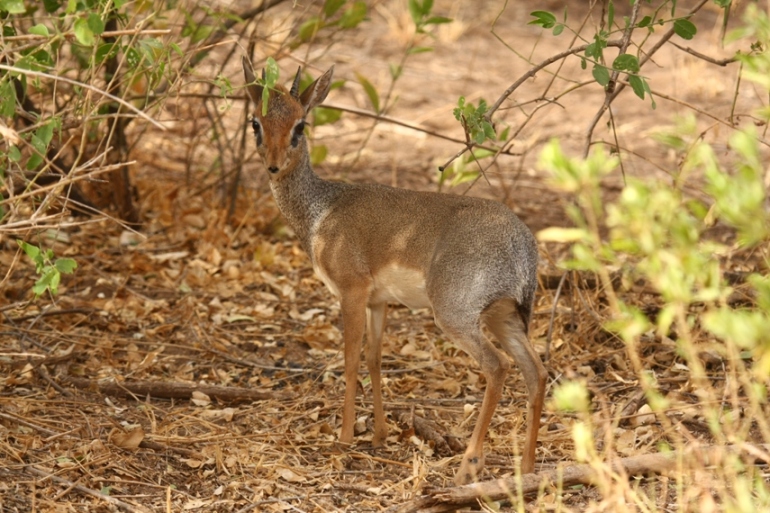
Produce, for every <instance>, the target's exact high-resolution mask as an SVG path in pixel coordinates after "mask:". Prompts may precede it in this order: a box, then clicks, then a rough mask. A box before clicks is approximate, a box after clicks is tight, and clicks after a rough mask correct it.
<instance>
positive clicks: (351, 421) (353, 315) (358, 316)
mask: <svg viewBox="0 0 770 513" xmlns="http://www.w3.org/2000/svg"><path fill="white" fill-rule="evenodd" d="M366 296H367V295H366V294H365V293H353V294H348V295H346V296H344V297H343V298H342V299H341V301H340V306H341V310H342V340H343V342H344V345H345V404H344V407H343V409H342V430H341V432H340V442H341V443H343V444H352V443H353V426H354V425H355V423H356V390H357V388H358V366H359V364H360V363H361V340H362V339H363V338H364V328H365V326H366V307H365V305H366V299H367V297H366Z"/></svg>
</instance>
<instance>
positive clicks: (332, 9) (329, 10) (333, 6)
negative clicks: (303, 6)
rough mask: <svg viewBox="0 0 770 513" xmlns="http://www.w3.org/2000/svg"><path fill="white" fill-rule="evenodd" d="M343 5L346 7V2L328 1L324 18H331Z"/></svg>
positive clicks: (325, 3)
mask: <svg viewBox="0 0 770 513" xmlns="http://www.w3.org/2000/svg"><path fill="white" fill-rule="evenodd" d="M343 5H345V0H326V1H325V2H324V16H326V17H327V18H331V17H332V16H334V14H335V13H336V12H337V11H339V10H340V7H342V6H343Z"/></svg>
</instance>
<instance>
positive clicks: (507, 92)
mask: <svg viewBox="0 0 770 513" xmlns="http://www.w3.org/2000/svg"><path fill="white" fill-rule="evenodd" d="M705 1H707V0H705ZM591 44H593V43H591ZM622 44H623V41H621V40H619V39H615V40H612V41H607V47H618V48H619V47H620V46H621V45H622ZM589 46H590V45H588V44H585V45H580V46H576V47H574V48H570V49H569V50H564V51H563V52H561V53H557V54H556V55H553V56H551V57H549V58H548V59H546V60H544V61H543V62H541V63H540V64H538V65H537V66H535V67H534V68H532V69H530V70H529V71H527V72H526V73H524V74H523V75H522V76H521V77H519V79H518V80H516V82H514V83H513V84H511V85H510V87H508V89H506V90H505V91H504V92H503V94H502V95H500V98H498V99H497V101H496V102H495V103H493V104H492V106H491V107H490V108H489V110H488V111H487V113H486V115H485V117H486V119H487V121H491V119H492V114H494V113H495V111H496V110H497V109H499V108H500V105H502V104H503V102H504V101H505V100H506V99H507V98H508V97H509V96H510V95H511V94H513V92H514V91H515V90H516V89H518V88H519V86H521V84H523V83H524V82H525V81H527V80H528V79H530V78H532V77H534V76H535V75H536V74H537V72H538V71H540V70H541V69H543V68H545V67H546V66H548V65H550V64H553V63H554V62H556V61H558V60H560V59H564V58H566V57H569V56H570V55H575V54H578V53H580V52H585V51H586V48H588V47H589Z"/></svg>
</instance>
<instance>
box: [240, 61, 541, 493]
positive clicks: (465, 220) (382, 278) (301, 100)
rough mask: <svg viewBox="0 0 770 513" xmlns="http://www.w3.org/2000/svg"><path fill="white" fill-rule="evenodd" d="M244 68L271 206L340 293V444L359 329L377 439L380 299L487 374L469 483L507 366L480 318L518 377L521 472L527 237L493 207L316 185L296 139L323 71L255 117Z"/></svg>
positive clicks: (531, 273)
mask: <svg viewBox="0 0 770 513" xmlns="http://www.w3.org/2000/svg"><path fill="white" fill-rule="evenodd" d="M243 69H244V74H245V77H246V82H247V83H248V84H249V85H248V89H247V90H248V92H249V95H250V97H251V99H252V100H253V102H254V104H255V109H254V116H253V119H254V128H255V137H256V138H257V143H258V144H257V150H258V152H259V154H260V156H261V157H262V159H263V161H264V163H265V166H266V168H267V169H268V171H269V173H270V187H271V189H272V191H273V194H274V196H275V199H276V202H277V204H278V207H279V208H280V209H281V212H282V213H283V215H284V216H285V217H286V219H287V221H288V222H289V224H290V225H291V226H292V228H293V229H294V231H295V232H296V234H297V236H298V237H299V239H300V241H301V243H302V245H303V247H304V248H305V250H306V251H307V252H308V255H309V256H310V259H311V261H312V262H313V267H314V269H315V270H316V272H317V273H318V275H319V276H320V277H321V279H322V280H323V281H324V283H325V284H326V285H327V287H328V288H329V289H330V290H331V292H332V293H333V294H334V295H335V296H336V297H337V298H339V300H340V305H341V312H342V321H343V341H344V347H345V402H344V408H343V415H342V430H341V433H340V441H341V442H342V443H344V444H351V443H352V442H353V425H354V422H355V397H356V384H357V374H358V367H359V364H360V353H361V342H362V339H363V336H364V331H365V330H366V331H367V337H366V338H367V352H366V364H367V367H368V369H369V374H370V376H371V383H372V395H373V402H374V435H373V438H372V443H373V445H375V446H378V445H382V444H383V443H384V441H385V438H386V435H387V426H386V421H385V415H384V412H383V407H382V392H381V385H380V364H381V359H382V358H381V346H382V333H383V329H384V325H385V315H386V311H387V305H388V303H402V304H405V305H407V306H409V307H410V308H420V307H426V306H430V307H432V309H433V313H434V317H435V320H436V323H437V324H438V326H439V327H440V328H441V329H442V330H443V331H444V332H445V333H446V334H447V335H448V336H449V337H450V339H451V340H452V341H453V342H454V343H455V344H456V345H457V346H458V347H459V348H461V349H462V350H463V351H465V352H466V353H468V354H469V355H471V356H472V357H474V358H475V359H476V360H477V361H478V362H479V365H480V366H481V371H482V372H483V373H484V375H485V376H486V378H487V388H486V391H485V394H484V400H483V402H482V405H481V409H480V410H479V418H478V420H477V422H476V427H475V428H474V430H473V435H472V436H471V439H470V442H469V443H468V448H467V450H466V451H465V454H464V455H463V460H462V463H461V465H460V470H459V472H458V473H457V475H456V477H455V480H456V482H457V483H458V484H462V483H468V482H470V481H473V480H475V479H477V476H478V474H479V472H480V471H481V469H482V468H483V466H484V453H483V443H484V437H485V436H486V433H487V430H488V428H489V424H490V422H491V420H492V416H493V414H494V410H495V407H496V406H497V403H498V401H499V400H500V398H501V397H502V389H503V385H504V382H505V376H506V374H507V372H508V370H509V368H510V362H509V360H508V357H507V356H506V355H505V354H504V353H502V352H500V351H499V350H498V349H497V348H496V347H495V346H494V345H493V344H492V342H491V341H489V340H488V339H487V338H486V337H485V336H484V335H483V333H482V330H481V323H482V322H484V323H486V325H487V326H488V327H489V329H490V331H491V332H492V334H493V335H494V336H495V338H496V339H497V340H498V342H499V343H500V344H501V346H502V348H503V350H504V351H505V353H508V355H510V356H512V357H513V358H514V359H515V360H516V362H517V363H518V365H519V367H520V369H521V371H522V373H523V374H524V379H525V382H526V384H527V390H528V392H529V408H528V414H527V434H526V438H525V444H524V451H523V455H522V471H523V472H524V473H527V472H532V471H533V469H534V462H535V448H536V445H537V431H538V428H539V425H540V414H541V411H542V407H543V400H544V397H545V380H546V371H545V369H544V367H543V364H542V363H541V362H540V358H539V356H538V355H537V353H536V352H535V351H534V349H533V348H532V346H531V344H530V343H529V340H528V338H527V331H528V330H527V326H528V325H529V320H530V316H531V312H532V303H533V299H534V294H535V287H536V275H537V246H536V243H535V240H534V237H533V236H532V233H531V232H530V231H529V229H528V228H527V227H526V226H525V225H524V223H522V222H521V221H520V220H519V218H518V217H516V216H515V215H514V214H513V212H511V211H510V210H509V209H508V208H506V207H505V206H503V205H502V204H500V203H497V202H493V201H488V200H482V199H478V198H471V197H464V196H454V195H450V194H436V193H428V192H416V191H409V190H405V189H396V188H392V187H386V186H383V185H370V184H367V185H353V184H345V183H339V182H330V181H326V180H322V179H321V178H319V177H318V175H316V174H315V172H313V169H312V168H311V166H310V160H309V156H308V148H307V143H306V141H305V140H304V137H302V136H298V135H297V134H298V133H299V129H298V127H301V126H302V123H303V122H304V121H303V120H304V117H305V116H306V115H307V114H308V113H309V112H310V110H311V109H312V108H313V107H315V106H317V105H318V104H320V103H321V102H322V101H323V100H324V99H325V98H326V95H327V94H328V92H329V87H330V85H331V77H332V73H333V68H332V69H330V70H329V71H327V72H326V73H324V74H323V75H322V76H321V77H320V78H318V79H317V80H316V81H315V82H313V83H312V84H311V85H310V86H309V87H308V88H307V89H306V90H305V91H304V92H303V93H302V94H300V95H296V94H292V92H289V91H287V90H286V89H285V88H283V87H278V88H277V89H276V90H275V91H271V92H270V99H269V100H268V108H267V114H266V115H264V116H263V115H262V103H261V101H262V100H261V98H262V89H261V87H260V86H258V85H256V84H254V73H253V71H252V68H251V65H250V64H249V63H248V61H246V60H245V59H244V63H243ZM294 92H295V93H296V91H294ZM295 143H296V144H295Z"/></svg>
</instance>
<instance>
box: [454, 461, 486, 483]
mask: <svg viewBox="0 0 770 513" xmlns="http://www.w3.org/2000/svg"><path fill="white" fill-rule="evenodd" d="M483 468H484V456H463V462H462V465H460V470H459V471H458V472H457V475H455V484H456V485H457V486H462V485H466V484H470V483H473V482H475V481H476V480H477V479H478V476H479V474H480V473H481V470H482V469H483Z"/></svg>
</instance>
